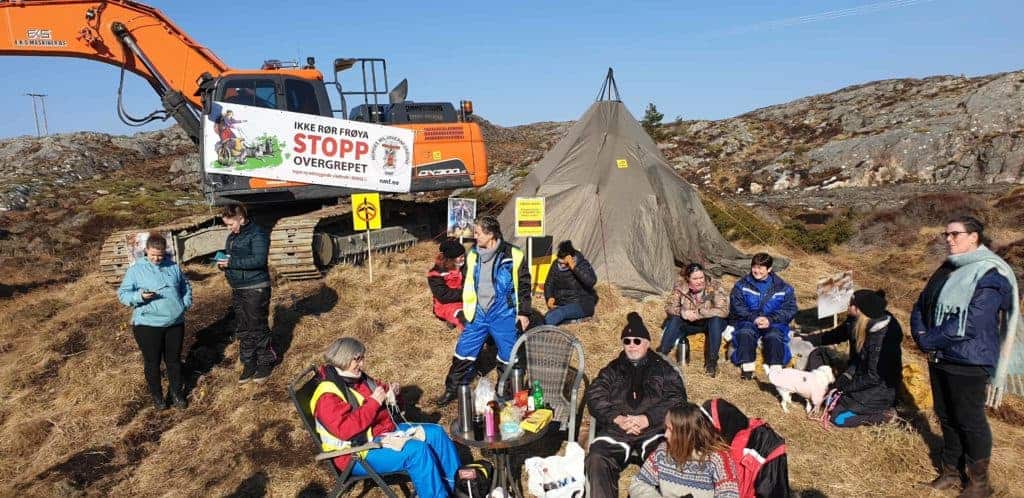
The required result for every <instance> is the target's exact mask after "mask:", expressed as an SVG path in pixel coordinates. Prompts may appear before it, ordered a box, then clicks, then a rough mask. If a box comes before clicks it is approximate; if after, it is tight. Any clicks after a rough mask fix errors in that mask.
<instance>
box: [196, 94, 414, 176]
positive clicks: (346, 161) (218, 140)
mask: <svg viewBox="0 0 1024 498" xmlns="http://www.w3.org/2000/svg"><path fill="white" fill-rule="evenodd" d="M413 138H414V133H413V131H412V130H406V129H403V128H396V127H392V126H381V125H376V124H370V123H363V122H360V121H350V120H343V119H335V118H331V117H327V116H316V115H311V114H303V113H298V112H289V111H281V110H277V109H264V108H261V107H253V106H245V105H239V104H229V103H225V102H215V103H214V105H213V109H212V112H210V114H209V115H207V116H206V117H205V118H204V120H203V146H204V150H203V158H204V161H206V164H205V168H206V171H207V172H208V173H218V174H224V175H238V176H248V177H256V178H264V179H269V180H279V181H286V182H302V183H317V184H321V185H331V186H336V187H348V188H352V189H358V190H373V191H381V192H408V191H409V185H410V182H411V179H412V157H413V156H412V154H413Z"/></svg>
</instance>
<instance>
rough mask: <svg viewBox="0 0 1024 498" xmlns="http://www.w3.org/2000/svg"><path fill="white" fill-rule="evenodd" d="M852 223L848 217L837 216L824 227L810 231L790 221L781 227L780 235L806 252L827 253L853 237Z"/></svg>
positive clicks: (796, 222) (804, 226)
mask: <svg viewBox="0 0 1024 498" xmlns="http://www.w3.org/2000/svg"><path fill="white" fill-rule="evenodd" d="M853 233H854V232H853V223H851V221H850V218H849V217H848V216H838V217H836V218H833V219H832V221H829V222H828V224H826V225H825V226H824V227H822V228H820V229H817V230H811V229H809V228H807V226H806V225H804V224H803V223H801V222H799V221H796V220H791V221H787V222H786V223H785V224H784V225H783V226H782V235H783V237H785V238H786V239H788V240H789V241H790V242H792V243H793V244H795V245H796V246H797V247H799V248H801V249H803V250H804V251H807V252H828V250H829V249H830V248H831V247H832V246H834V245H838V244H842V243H844V242H846V241H848V240H850V238H851V237H853Z"/></svg>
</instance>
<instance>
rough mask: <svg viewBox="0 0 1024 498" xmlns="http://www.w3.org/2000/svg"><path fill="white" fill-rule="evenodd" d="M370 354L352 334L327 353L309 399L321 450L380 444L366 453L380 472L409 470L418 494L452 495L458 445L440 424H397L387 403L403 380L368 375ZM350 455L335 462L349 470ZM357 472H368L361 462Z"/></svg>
mask: <svg viewBox="0 0 1024 498" xmlns="http://www.w3.org/2000/svg"><path fill="white" fill-rule="evenodd" d="M365 358H366V347H365V346H363V344H362V343H361V342H359V341H358V340H357V339H354V338H351V337H343V338H341V339H338V340H336V341H334V342H333V343H331V345H330V346H328V348H327V350H325V351H324V353H323V361H324V363H325V364H324V365H323V366H322V367H320V369H319V370H318V372H317V375H318V378H319V379H320V383H319V384H317V387H316V390H315V391H313V397H312V398H311V399H310V402H309V404H310V410H311V411H312V412H313V415H314V416H315V417H316V431H317V434H318V435H319V436H320V440H321V442H322V450H323V451H324V452H330V451H337V450H343V449H346V448H349V447H352V446H357V447H358V446H362V445H365V444H367V443H370V442H377V443H380V444H381V446H382V447H380V448H376V449H371V450H369V451H367V452H366V453H365V456H364V457H363V458H364V459H365V460H366V462H368V463H369V464H370V466H372V467H373V469H374V470H375V471H377V472H382V473H385V472H398V471H403V470H404V471H406V472H407V473H408V474H409V478H410V479H412V483H413V485H414V486H415V487H416V494H417V495H418V496H449V495H450V494H451V493H452V492H453V487H454V485H455V472H456V471H457V470H458V469H459V466H460V465H461V464H460V461H459V455H458V452H457V450H456V448H455V444H454V443H452V440H451V439H449V438H448V434H447V433H445V431H444V429H443V428H441V426H439V425H437V424H408V423H401V424H396V423H395V420H394V419H393V418H392V416H391V412H390V410H388V407H387V406H386V404H388V403H394V395H395V394H397V392H398V384H381V383H378V382H377V381H376V380H374V379H373V378H371V377H370V376H369V375H367V374H366V373H365V371H364V370H363V368H364V366H365V361H366V360H365ZM389 398H390V400H389ZM351 458H352V457H351V455H342V456H338V457H335V458H334V465H335V466H336V467H337V468H338V469H344V468H346V466H347V465H348V463H349V460H350V459H351ZM352 473H353V475H356V476H365V475H367V472H366V469H365V468H364V467H363V465H362V463H356V465H355V466H354V467H353V469H352Z"/></svg>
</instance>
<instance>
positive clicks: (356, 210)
mask: <svg viewBox="0 0 1024 498" xmlns="http://www.w3.org/2000/svg"><path fill="white" fill-rule="evenodd" d="M380 218H381V210H380V194H378V193H376V192H374V193H372V194H352V227H353V228H354V229H355V230H356V231H360V230H380Z"/></svg>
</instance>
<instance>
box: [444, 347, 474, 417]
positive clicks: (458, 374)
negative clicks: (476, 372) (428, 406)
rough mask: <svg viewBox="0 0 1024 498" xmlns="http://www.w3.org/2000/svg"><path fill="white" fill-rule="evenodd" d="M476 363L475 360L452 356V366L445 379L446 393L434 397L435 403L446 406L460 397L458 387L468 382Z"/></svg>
mask: <svg viewBox="0 0 1024 498" xmlns="http://www.w3.org/2000/svg"><path fill="white" fill-rule="evenodd" d="M475 364H476V362H474V361H473V360H460V359H458V358H455V357H452V366H451V367H450V368H448V376H447V377H445V379H444V393H443V394H441V395H440V396H438V397H437V398H434V404H435V405H437V406H446V405H448V404H449V403H451V402H452V401H455V398H456V397H458V395H457V393H456V389H458V387H459V384H468V383H469V379H470V378H471V377H472V376H473V366H474V365H475Z"/></svg>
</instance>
